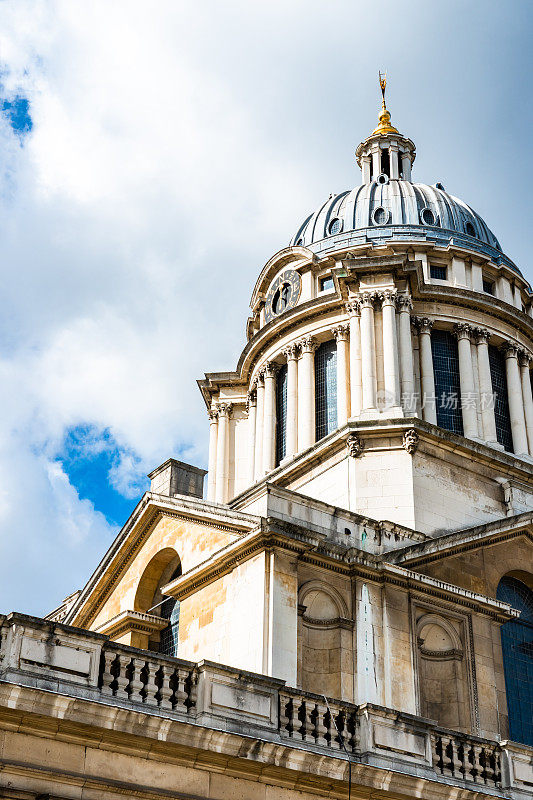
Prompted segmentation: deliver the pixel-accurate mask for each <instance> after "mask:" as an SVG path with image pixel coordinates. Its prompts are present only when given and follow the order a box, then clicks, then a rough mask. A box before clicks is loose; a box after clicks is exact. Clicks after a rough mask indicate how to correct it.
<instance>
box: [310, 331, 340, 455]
mask: <svg viewBox="0 0 533 800" xmlns="http://www.w3.org/2000/svg"><path fill="white" fill-rule="evenodd" d="M315 414H316V431H315V435H316V441H317V442H318V440H319V439H322V438H323V437H324V436H327V435H328V433H331V432H332V431H334V430H336V428H337V344H336V342H334V341H331V342H324V343H323V344H321V345H320V347H319V348H318V350H317V351H316V353H315Z"/></svg>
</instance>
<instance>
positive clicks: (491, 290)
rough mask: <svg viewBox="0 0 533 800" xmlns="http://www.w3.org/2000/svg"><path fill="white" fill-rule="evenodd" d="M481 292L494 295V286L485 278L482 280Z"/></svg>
mask: <svg viewBox="0 0 533 800" xmlns="http://www.w3.org/2000/svg"><path fill="white" fill-rule="evenodd" d="M483 291H484V292H485V293H486V294H494V284H493V282H492V281H489V280H488V279H487V278H483Z"/></svg>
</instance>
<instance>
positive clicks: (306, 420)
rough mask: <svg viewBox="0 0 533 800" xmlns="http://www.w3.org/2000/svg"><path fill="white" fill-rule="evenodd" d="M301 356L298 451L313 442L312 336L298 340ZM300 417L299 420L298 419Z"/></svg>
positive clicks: (314, 342) (313, 348) (313, 353)
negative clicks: (299, 438)
mask: <svg viewBox="0 0 533 800" xmlns="http://www.w3.org/2000/svg"><path fill="white" fill-rule="evenodd" d="M300 347H301V351H302V355H301V358H300V365H299V369H300V370H301V372H302V376H301V377H302V380H301V383H300V387H301V391H300V393H299V396H298V417H299V419H300V422H301V426H300V429H299V432H300V433H301V439H302V440H301V441H298V448H299V450H305V449H306V448H307V447H311V445H312V444H314V441H315V350H316V347H317V344H316V341H315V340H314V338H313V337H312V336H305V337H304V338H303V339H301V340H300ZM300 415H301V418H300Z"/></svg>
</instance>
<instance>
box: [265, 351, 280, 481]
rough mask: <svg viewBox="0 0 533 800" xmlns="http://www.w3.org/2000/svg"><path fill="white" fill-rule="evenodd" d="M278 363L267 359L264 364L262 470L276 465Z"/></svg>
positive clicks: (269, 469) (268, 469)
mask: <svg viewBox="0 0 533 800" xmlns="http://www.w3.org/2000/svg"><path fill="white" fill-rule="evenodd" d="M277 371H278V365H277V364H276V363H274V361H268V362H267V364H266V366H265V410H264V430H263V470H264V472H270V471H271V470H273V469H274V467H275V466H276V373H277Z"/></svg>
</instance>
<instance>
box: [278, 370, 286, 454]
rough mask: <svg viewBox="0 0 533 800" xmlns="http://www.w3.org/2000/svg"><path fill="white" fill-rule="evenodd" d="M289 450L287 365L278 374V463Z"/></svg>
mask: <svg viewBox="0 0 533 800" xmlns="http://www.w3.org/2000/svg"><path fill="white" fill-rule="evenodd" d="M286 452H287V365H286V364H283V366H282V367H280V369H279V371H278V374H277V376H276V465H277V464H279V463H280V461H281V460H282V459H283V458H285V455H286Z"/></svg>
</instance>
